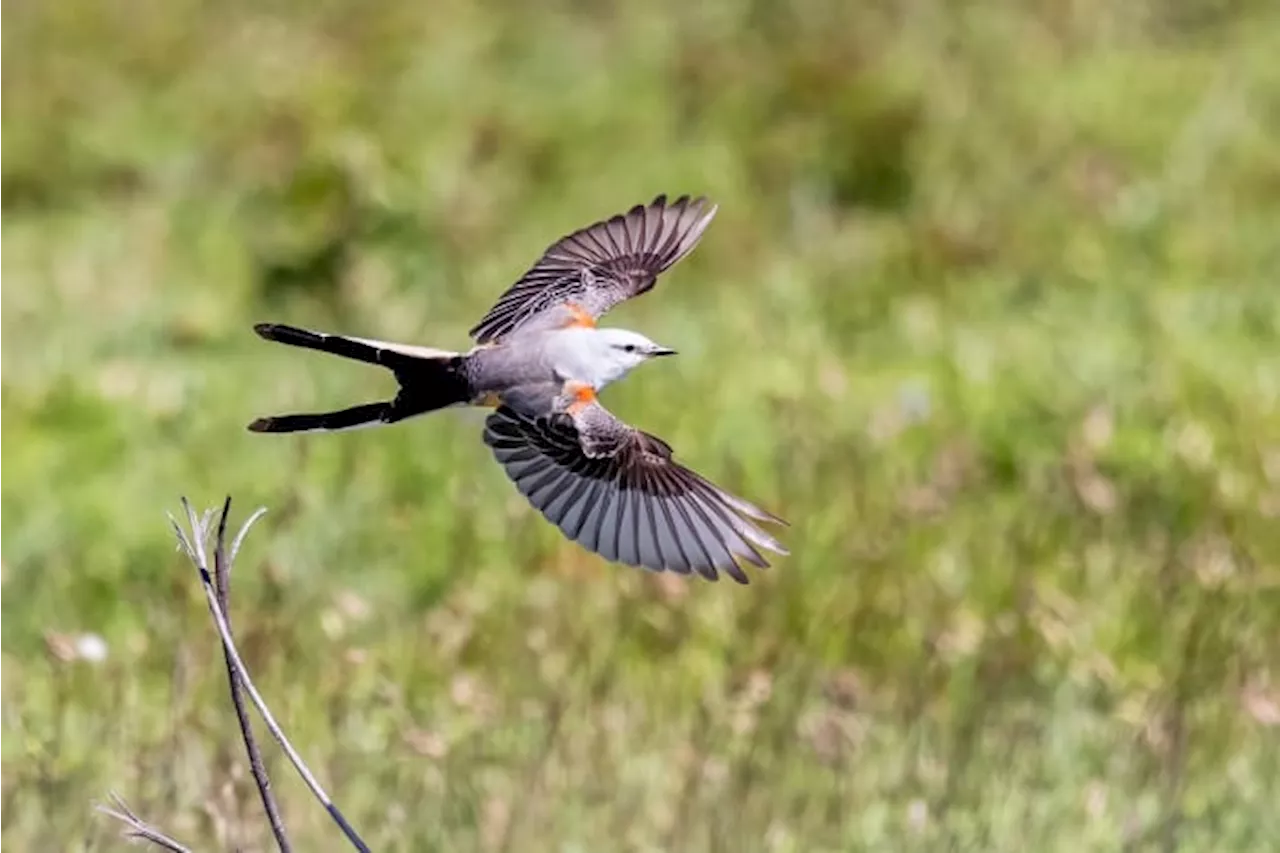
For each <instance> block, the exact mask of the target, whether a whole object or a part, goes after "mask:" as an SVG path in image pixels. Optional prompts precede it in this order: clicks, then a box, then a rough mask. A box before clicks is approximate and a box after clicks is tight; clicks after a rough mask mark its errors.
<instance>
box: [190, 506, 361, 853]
mask: <svg viewBox="0 0 1280 853" xmlns="http://www.w3.org/2000/svg"><path fill="white" fill-rule="evenodd" d="M182 506H183V508H184V509H185V510H186V511H187V521H188V523H189V524H190V525H191V537H190V538H188V537H187V536H186V535H185V533H184V532H183V530H182V528H181V527H180V526H179V524H178V522H177V520H176V519H175V518H174V517H173V516H172V515H170V516H169V521H170V523H172V524H173V528H174V531H175V532H176V534H177V537H178V543H179V544H180V545H181V546H182V547H183V549H184V550H185V551H186V553H187V556H188V557H189V558H190V559H191V562H192V563H193V564H194V565H195V567H196V570H197V571H198V572H199V574H200V584H201V586H202V587H203V588H204V595H205V601H206V602H207V603H208V605H209V612H210V613H211V614H213V621H214V625H215V626H216V627H217V629H218V636H219V637H221V639H222V647H223V649H224V651H225V652H226V657H227V658H228V659H229V660H230V661H231V663H232V665H233V666H234V667H235V673H236V675H237V676H239V678H240V681H241V682H242V683H243V685H244V689H245V691H246V692H248V694H249V699H250V700H251V701H252V702H253V705H254V707H255V708H257V709H258V713H259V714H261V715H262V719H263V721H264V722H265V723H266V724H267V729H268V730H269V731H270V732H271V736H272V737H274V738H275V739H276V742H277V743H279V744H280V748H281V749H283V750H284V752H285V755H286V756H288V758H289V762H290V763H291V764H292V765H293V766H294V768H295V769H296V770H297V771H298V775H300V776H301V777H302V781H303V782H305V783H306V785H307V787H308V788H310V789H311V793H312V794H313V795H314V796H315V797H316V799H318V800H319V801H320V802H321V804H323V805H324V807H325V810H326V811H328V812H329V816H330V817H331V818H333V821H334V823H336V824H337V825H338V828H339V829H341V830H342V832H343V834H344V835H345V836H346V837H347V840H348V841H350V842H351V844H352V845H353V846H354V847H355V848H356V849H357V850H360V851H362V853H368V850H369V847H368V845H366V844H365V843H364V841H363V840H362V839H361V838H360V836H359V834H357V833H356V831H355V829H354V828H353V827H352V826H351V824H350V823H348V822H347V819H346V817H344V816H343V814H342V812H341V811H340V810H339V809H338V807H337V806H336V805H334V803H333V800H332V799H330V798H329V795H328V794H327V793H325V790H324V788H322V787H320V783H319V782H318V781H316V778H315V776H313V775H312V773H311V771H310V770H309V769H308V768H307V765H306V763H305V762H304V761H303V760H302V756H300V755H299V754H298V751H297V750H296V749H294V748H293V744H291V743H290V742H289V739H288V738H287V737H285V734H284V730H283V729H281V728H280V725H279V724H278V723H277V722H276V720H275V717H274V716H272V714H271V709H270V708H268V707H267V703H266V701H265V700H264V699H263V698H262V694H260V693H259V692H258V688H256V687H255V686H254V684H253V680H252V679H251V678H250V677H249V671H248V670H247V669H246V668H245V665H244V661H242V660H241V658H240V652H239V651H238V650H237V649H236V645H235V641H234V640H233V639H232V637H231V629H230V627H229V626H228V625H227V618H226V615H225V614H224V613H223V610H222V608H221V606H219V604H218V595H217V593H216V592H215V590H214V585H213V579H212V578H211V577H210V576H209V558H208V555H207V553H206V549H205V541H206V539H207V538H208V531H209V521H210V520H211V519H210V516H209V515H208V514H206V515H205V517H204V518H200V517H198V516H197V515H196V511H195V510H194V509H193V508H192V506H191V503H190V501H188V500H187V499H186V498H185V497H184V498H182ZM259 515H260V513H258V514H255V515H254V516H253V517H252V518H251V519H250V521H251V522H252V521H253V520H254V519H256V518H257V517H258V516H259ZM243 533H244V531H241V537H242V536H243ZM241 537H237V540H239V539H240V538H241Z"/></svg>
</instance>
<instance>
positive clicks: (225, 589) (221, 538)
mask: <svg viewBox="0 0 1280 853" xmlns="http://www.w3.org/2000/svg"><path fill="white" fill-rule="evenodd" d="M264 512H266V510H265V509H259V510H258V511H257V512H256V513H254V514H253V515H251V516H249V520H248V521H246V522H245V523H244V526H243V527H241V528H240V532H239V533H238V534H237V535H236V538H235V544H234V545H232V547H231V553H230V556H228V554H227V547H226V545H227V517H228V516H229V515H230V514H231V496H230V495H227V499H226V501H224V502H223V504H222V514H221V515H220V516H219V517H218V532H217V535H216V536H215V537H214V546H213V579H214V581H215V583H216V585H217V592H218V606H219V607H221V608H222V612H223V614H224V615H225V614H226V613H228V612H230V607H229V604H228V602H229V600H230V589H231V562H232V560H234V559H235V553H236V551H238V550H239V549H240V543H241V542H242V541H243V540H244V537H245V534H246V533H248V532H249V528H250V527H251V526H252V525H253V523H254V522H255V521H257V520H258V519H259V518H261V517H262V514H263V513H264ZM230 632H231V624H230V622H228V624H227V633H228V634H230ZM222 654H223V657H224V658H225V659H226V664H227V681H228V682H229V683H230V685H231V704H232V705H234V706H235V709H236V719H237V720H238V721H239V723H240V733H241V734H242V735H244V749H245V752H247V753H248V755H249V770H250V772H251V773H253V781H254V782H255V783H256V784H257V786H258V794H259V795H260V796H261V797H262V808H263V810H264V811H266V813H267V822H268V823H270V824H271V834H272V835H274V836H275V837H276V846H277V847H279V848H280V853H291V851H292V850H293V846H292V845H291V844H289V836H288V835H287V834H286V833H285V831H284V821H283V820H282V819H281V818H280V806H279V805H278V804H277V803H276V798H275V796H274V795H273V794H272V793H271V778H270V777H269V776H267V768H266V765H264V764H263V763H262V750H261V749H259V748H258V741H257V739H256V738H254V736H253V722H252V721H251V720H250V719H249V709H248V708H246V707H245V704H244V690H243V686H242V685H241V683H240V676H239V674H238V673H237V672H236V666H235V663H234V662H233V661H232V659H231V653H230V652H229V651H227V647H226V646H225V645H224V646H223V649H222Z"/></svg>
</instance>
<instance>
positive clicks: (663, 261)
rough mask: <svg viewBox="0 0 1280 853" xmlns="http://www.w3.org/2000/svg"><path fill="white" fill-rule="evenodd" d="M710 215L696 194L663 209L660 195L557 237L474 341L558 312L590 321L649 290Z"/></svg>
mask: <svg viewBox="0 0 1280 853" xmlns="http://www.w3.org/2000/svg"><path fill="white" fill-rule="evenodd" d="M715 214H716V206H715V205H713V204H710V203H709V202H708V201H707V199H705V198H703V197H701V196H699V197H698V198H695V199H690V198H689V196H687V195H685V196H681V197H680V198H678V199H676V200H675V201H674V202H672V203H671V204H667V197H666V196H665V195H660V196H658V197H657V198H656V199H654V200H653V202H651V203H650V204H649V205H647V206H645V205H636V206H635V207H633V208H631V210H629V211H627V212H626V213H624V214H618V215H617V216H614V217H612V218H610V219H606V220H602V221H600V222H597V223H595V224H593V225H589V226H587V227H586V228H581V229H579V230H577V231H575V232H573V233H572V234H569V235H567V236H565V237H562V238H560V239H559V240H557V241H556V242H555V243H554V244H553V245H552V246H551V247H550V248H549V249H547V251H546V252H545V253H544V254H543V256H542V257H541V258H540V259H539V260H538V262H537V263H536V264H534V265H533V267H531V268H530V269H529V271H528V272H526V273H525V274H524V275H523V276H521V277H520V280H519V281H517V282H516V283H515V284H513V285H511V287H509V288H508V289H507V291H506V292H505V293H503V294H502V296H501V298H499V299H498V301H497V303H496V304H495V305H494V306H493V307H492V308H490V309H489V313H488V314H486V315H485V316H484V318H483V319H482V320H481V321H480V322H479V323H478V324H476V326H475V328H473V329H472V330H471V336H472V337H473V338H474V339H475V340H476V342H477V343H482V344H483V343H492V342H495V341H498V340H501V339H502V338H504V337H506V336H507V335H510V334H511V333H512V332H514V331H516V330H517V329H519V328H521V327H522V326H525V325H526V324H529V323H530V322H532V321H534V320H536V319H537V318H540V317H541V316H542V315H544V314H546V313H547V312H550V311H552V310H553V309H556V308H576V309H578V311H581V312H585V314H586V315H587V317H589V318H590V319H591V320H592V321H593V322H594V321H595V320H596V319H598V318H599V317H600V316H601V315H603V314H604V313H605V312H606V311H608V310H609V309H610V308H612V307H613V306H615V305H617V304H618V303H620V302H624V301H626V300H628V299H631V298H632V297H635V296H639V295H640V294H642V293H644V292H646V291H647V290H649V289H650V288H652V287H653V285H654V283H655V282H656V281H657V279H658V276H659V275H660V274H661V273H662V272H664V271H665V270H667V269H669V268H670V267H671V266H672V265H674V264H675V263H676V262H677V261H679V260H680V259H681V258H683V257H684V256H685V255H687V254H689V252H690V251H692V250H693V247H694V246H696V245H697V244H698V240H699V239H701V237H702V232H704V231H706V229H707V226H708V225H709V224H710V223H711V219H712V217H714V216H715ZM574 313H577V312H574ZM570 316H571V315H570Z"/></svg>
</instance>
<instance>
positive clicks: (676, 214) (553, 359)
mask: <svg viewBox="0 0 1280 853" xmlns="http://www.w3.org/2000/svg"><path fill="white" fill-rule="evenodd" d="M715 213H716V208H715V206H714V205H709V204H708V203H707V200H706V199H704V198H697V199H693V200H690V199H689V197H688V196H682V197H680V198H679V199H677V200H676V201H675V202H673V203H672V204H667V200H666V197H665V196H658V197H657V198H656V199H654V201H653V202H652V203H651V204H649V205H648V206H643V205H637V206H635V207H633V208H632V209H631V210H630V211H628V212H627V213H625V214H620V215H618V216H614V217H612V218H610V219H608V220H605V221H601V222H597V223H595V224H594V225H591V226H588V227H587V228H583V229H580V230H578V231H575V232H574V233H572V234H570V235H568V236H566V237H563V238H561V239H560V240H558V241H557V242H556V243H555V244H554V245H552V246H551V247H550V248H549V249H547V251H546V253H545V254H544V255H543V256H542V258H541V259H540V260H539V261H538V262H537V263H536V264H534V266H533V267H532V268H531V269H530V270H529V271H528V272H526V273H525V274H524V276H522V277H521V278H520V280H519V281H517V282H516V283H515V284H513V285H512V286H511V287H510V288H509V289H508V290H507V291H506V293H504V294H503V295H502V298H501V299H499V300H498V302H497V304H496V305H494V306H493V308H492V309H490V311H489V313H488V314H486V315H485V317H484V319H482V320H481V321H480V323H479V324H478V325H477V326H476V327H475V328H474V329H472V330H471V336H472V337H473V338H474V339H475V341H476V346H475V347H473V348H472V349H471V350H470V351H469V352H466V353H458V352H449V351H446V350H437V349H430V348H427V347H417V346H408V345H405V344H394V343H386V342H383V341H373V340H364V339H361V338H351V337H345V336H341V335H327V334H322V333H320V332H311V331H307V330H305V329H298V328H294V327H292V326H281V325H274V324H268V323H264V324H260V325H258V326H256V327H255V329H256V331H257V332H258V334H259V335H261V336H262V337H264V338H266V339H267V340H269V341H278V342H279V343H282V344H289V345H290V346H298V347H306V348H309V349H316V350H321V351H323V352H328V353H333V354H334V355H340V356H343V357H346V358H352V359H356V360H358V361H364V362H369V363H371V364H380V365H382V366H383V367H386V368H388V369H389V370H391V371H392V372H393V373H394V374H395V377H396V379H397V380H398V381H399V383H400V391H399V393H398V394H397V395H396V397H395V399H393V400H388V401H385V402H379V403H366V404H364V405H361V406H355V407H353V408H350V409H342V410H341V411H336V412H326V413H323V414H305V415H281V416H279V417H274V418H259V419H258V420H256V421H254V422H253V423H251V424H250V425H249V429H250V430H253V431H254V432H302V431H309V430H341V429H350V428H353V427H358V426H363V425H366V424H388V423H395V422H396V421H400V420H404V419H405V418H409V417H413V416H415V415H421V414H424V413H426V412H431V411H435V410H436V409H443V408H445V407H448V406H458V405H464V406H465V405H471V406H489V407H494V408H495V409H496V411H494V412H493V413H492V414H491V415H489V417H488V418H487V419H486V420H485V429H484V440H485V443H486V444H488V445H489V447H490V448H491V449H492V450H493V454H494V456H495V457H496V458H497V460H498V462H499V463H500V464H501V465H502V466H503V468H504V469H505V470H506V472H507V476H508V477H510V478H511V480H512V481H513V482H514V483H515V484H516V488H518V489H519V490H520V492H521V494H523V495H524V496H525V497H526V498H527V499H528V500H529V502H530V503H531V504H533V506H534V507H536V508H537V509H538V510H539V511H540V512H541V513H542V514H543V515H544V516H546V518H547V519H548V520H549V521H551V522H552V523H553V524H555V525H556V526H558V527H559V528H560V530H561V531H562V532H563V533H564V534H565V536H567V537H568V538H570V539H572V540H574V541H575V542H577V543H579V544H580V545H582V546H583V547H585V548H587V549H588V550H591V551H594V552H595V553H597V554H600V555H601V556H603V557H605V558H606V559H608V560H612V561H615V562H621V563H626V564H628V565H632V566H642V567H644V568H647V569H651V570H653V571H663V570H670V571H674V572H678V573H680V574H685V575H687V574H689V573H690V572H697V573H698V574H699V575H701V576H703V577H705V578H708V579H710V580H716V579H717V577H718V576H719V572H724V573H725V574H727V575H729V576H730V577H731V578H733V579H734V580H736V581H738V582H740V583H746V582H747V576H746V574H745V573H744V572H743V570H742V568H741V566H740V565H739V560H745V561H746V562H749V563H752V564H754V565H757V566H760V567H764V566H767V565H768V563H767V562H766V561H765V559H764V557H762V556H761V554H760V550H761V549H765V550H769V551H773V552H775V553H778V554H786V553H787V550H786V549H785V548H783V547H782V545H781V544H779V543H778V541H777V540H776V539H774V538H773V537H772V536H770V535H769V534H768V533H766V532H764V531H763V530H761V529H760V528H759V527H758V526H757V525H756V524H754V523H753V522H755V521H771V522H776V523H780V524H785V523H786V522H784V521H782V519H780V518H778V517H776V516H774V515H771V514H770V513H767V512H765V511H764V510H762V509H759V508H758V507H756V506H754V505H752V504H750V503H748V502H747V501H745V500H743V499H741V498H738V497H735V496H733V495H730V494H728V493H727V492H725V491H723V490H721V489H720V488H719V487H717V486H715V485H714V484H712V483H711V482H709V481H708V480H706V479H704V478H703V477H700V476H699V475H698V474H695V473H694V472H693V471H691V470H689V469H688V468H685V467H684V466H682V465H680V464H679V463H678V462H676V461H675V460H674V459H673V458H672V451H671V447H670V446H669V445H668V444H667V443H666V442H664V441H662V439H660V438H657V437H655V436H652V435H649V434H648V433H646V432H642V431H641V430H638V429H635V428H634V427H631V426H629V425H627V424H625V423H623V422H622V421H620V420H618V419H617V418H616V417H614V416H613V414H611V413H610V412H609V410H607V409H605V408H604V407H603V406H601V405H600V403H599V402H598V401H597V400H596V394H597V393H598V392H599V391H600V389H602V388H604V387H605V386H606V385H608V384H609V383H610V382H613V381H615V380H617V379H621V378H622V377H623V376H625V375H626V374H627V373H628V372H630V371H631V370H632V369H633V368H635V367H636V366H637V365H639V364H641V363H642V362H645V361H647V360H649V359H650V358H653V357H655V356H661V355H671V354H673V352H674V351H673V350H670V349H667V348H666V347H661V346H658V345H657V344H655V343H654V342H653V341H651V340H649V339H648V338H646V337H645V336H644V335H641V334H638V333H636V332H630V331H627V330H625V329H601V328H597V327H596V320H597V319H598V318H599V317H600V316H601V315H603V314H604V313H605V312H606V311H608V310H609V309H610V308H612V307H613V306H615V305H617V304H619V303H620V302H623V301H625V300H627V299H630V298H632V297H634V296H639V295H640V294H642V293H645V292H646V291H648V290H650V289H651V288H652V287H653V286H654V284H655V283H656V281H657V278H658V276H659V275H660V274H661V273H662V272H663V271H665V270H666V269H668V268H669V267H671V266H672V265H673V264H675V263H676V262H677V261H679V260H680V259H681V258H683V257H684V256H685V255H687V254H689V252H690V251H692V250H693V247H694V246H695V245H697V243H698V240H699V239H700V238H701V237H702V232H703V231H705V230H706V228H707V225H708V224H709V223H710V222H711V218H712V217H713V216H715Z"/></svg>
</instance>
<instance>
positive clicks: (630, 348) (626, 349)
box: [622, 344, 636, 352]
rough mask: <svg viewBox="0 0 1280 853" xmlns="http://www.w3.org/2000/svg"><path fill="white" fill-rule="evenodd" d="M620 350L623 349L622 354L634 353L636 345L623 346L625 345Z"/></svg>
mask: <svg viewBox="0 0 1280 853" xmlns="http://www.w3.org/2000/svg"><path fill="white" fill-rule="evenodd" d="M622 349H623V352H635V351H636V345H635V344H625V345H623V347H622Z"/></svg>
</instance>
